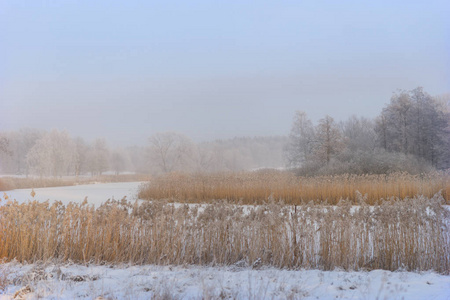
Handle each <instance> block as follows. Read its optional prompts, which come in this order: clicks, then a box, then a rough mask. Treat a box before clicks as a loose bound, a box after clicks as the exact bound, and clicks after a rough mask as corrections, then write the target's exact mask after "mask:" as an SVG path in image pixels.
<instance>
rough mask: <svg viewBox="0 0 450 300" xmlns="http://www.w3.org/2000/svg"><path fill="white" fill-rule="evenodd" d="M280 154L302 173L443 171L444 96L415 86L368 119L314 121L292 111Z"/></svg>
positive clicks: (447, 131)
mask: <svg viewBox="0 0 450 300" xmlns="http://www.w3.org/2000/svg"><path fill="white" fill-rule="evenodd" d="M285 155H286V162H287V166H288V167H290V168H293V169H296V170H297V172H298V173H300V174H304V175H307V174H336V173H388V172H395V171H407V172H410V173H421V172H426V171H429V170H431V169H448V168H450V106H449V98H448V97H447V98H443V99H437V98H433V97H431V96H430V95H429V94H427V93H426V92H424V91H423V89H422V88H420V87H419V88H416V89H414V90H410V91H400V92H397V93H395V94H394V95H393V96H392V98H391V100H390V102H389V103H388V104H387V105H386V106H385V107H384V108H383V110H382V111H381V113H380V115H379V116H378V117H376V118H375V119H374V120H371V119H367V118H363V117H357V116H352V117H350V118H349V119H348V120H346V121H343V122H335V121H334V119H333V118H332V117H330V116H325V117H324V118H323V119H321V120H319V122H318V124H316V125H314V124H313V123H312V121H311V120H310V119H309V118H308V116H307V114H306V113H305V112H302V111H297V112H296V114H295V116H294V121H293V124H292V128H291V132H290V135H289V142H288V144H287V145H286V148H285Z"/></svg>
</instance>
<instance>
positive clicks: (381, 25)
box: [0, 0, 450, 144]
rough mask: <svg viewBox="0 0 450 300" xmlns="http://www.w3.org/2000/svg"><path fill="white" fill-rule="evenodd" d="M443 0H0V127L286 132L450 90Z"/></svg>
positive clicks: (138, 139)
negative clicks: (404, 92)
mask: <svg viewBox="0 0 450 300" xmlns="http://www.w3.org/2000/svg"><path fill="white" fill-rule="evenodd" d="M449 16H450V2H449V1H252V2H250V1H37V0H34V1H17V0H11V1H4V0H0V112H1V117H0V130H10V129H17V128H20V127H24V126H29V127H36V128H43V129H51V128H60V129H63V128H65V129H67V130H68V131H69V132H70V133H71V134H72V135H74V136H75V135H81V136H84V137H86V138H88V139H92V138H93V137H98V136H104V137H106V138H107V139H109V140H111V141H112V142H113V143H119V142H123V143H125V144H145V143H146V138H147V137H148V136H150V135H151V134H153V133H155V132H158V131H167V130H172V131H179V132H182V133H185V134H187V135H189V136H191V137H192V138H194V139H195V140H198V141H200V140H209V139H213V138H226V137H233V136H253V135H277V134H287V133H288V132H289V129H290V125H291V121H292V117H293V114H294V112H295V110H304V111H306V112H307V113H308V114H309V116H310V117H311V118H312V119H313V120H318V119H319V118H321V117H323V116H324V115H326V114H329V115H331V116H333V117H335V119H337V120H342V119H345V118H347V117H348V116H350V115H352V114H357V115H362V116H367V117H374V116H376V115H378V113H379V112H380V111H381V108H382V107H383V106H384V105H385V103H387V102H388V101H389V99H390V96H391V95H392V92H394V91H395V90H397V89H413V88H415V87H417V86H423V87H424V89H425V91H427V92H429V93H430V94H432V95H439V94H443V93H448V92H449V91H450V18H449Z"/></svg>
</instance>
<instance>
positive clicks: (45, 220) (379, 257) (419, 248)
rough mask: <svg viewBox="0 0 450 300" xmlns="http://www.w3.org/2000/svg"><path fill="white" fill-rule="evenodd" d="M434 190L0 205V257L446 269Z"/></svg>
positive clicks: (446, 236)
mask: <svg viewBox="0 0 450 300" xmlns="http://www.w3.org/2000/svg"><path fill="white" fill-rule="evenodd" d="M443 201H444V200H443V198H442V197H441V196H438V195H436V196H435V197H433V198H426V197H424V196H419V197H415V198H412V199H405V200H401V199H394V198H391V199H388V200H383V201H380V203H379V204H376V205H368V204H367V203H366V201H365V199H364V198H363V197H362V196H359V197H358V202H359V205H358V206H357V207H355V206H352V202H351V201H348V200H341V201H339V202H338V203H337V205H335V206H330V205H326V204H314V203H313V202H310V203H309V204H306V205H302V206H293V205H286V204H283V203H281V202H274V201H272V202H268V203H264V204H262V205H257V206H238V205H234V204H230V203H227V202H224V201H220V202H216V203H214V204H203V205H188V204H181V205H180V204H170V203H167V202H164V201H152V202H150V201H149V202H144V203H142V204H137V203H134V204H133V203H129V202H127V201H125V200H124V199H123V200H122V201H108V202H106V203H104V204H103V205H102V206H100V207H98V208H97V209H95V208H94V207H93V206H90V205H88V204H87V203H86V202H85V203H82V204H74V203H72V204H69V205H67V206H64V205H63V204H62V203H60V202H55V203H52V204H50V203H48V202H44V203H39V202H36V201H33V202H28V203H24V204H19V203H17V202H16V201H9V202H8V203H6V204H3V205H2V206H0V258H5V259H8V260H11V259H17V260H18V261H20V262H25V261H27V262H35V261H40V260H48V259H56V260H61V261H68V260H71V261H74V262H81V263H87V262H95V263H103V262H109V263H121V262H126V263H128V262H131V263H135V264H160V265H166V264H176V265H182V264H192V265H209V266H212V265H231V264H236V263H238V262H239V264H240V265H241V264H244V265H248V266H253V267H255V268H257V267H259V266H260V265H268V266H274V267H278V268H290V269H295V268H313V269H322V270H333V269H335V268H342V269H345V270H363V269H366V270H370V269H385V270H398V269H404V270H408V271H425V270H434V271H436V272H440V273H444V274H448V273H449V270H450V231H449V217H450V216H449V211H448V210H446V209H445V208H444V207H443V206H442V203H443Z"/></svg>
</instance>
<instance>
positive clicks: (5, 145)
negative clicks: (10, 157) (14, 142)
mask: <svg viewBox="0 0 450 300" xmlns="http://www.w3.org/2000/svg"><path fill="white" fill-rule="evenodd" d="M0 152H1V153H9V140H8V138H7V137H4V136H2V137H0Z"/></svg>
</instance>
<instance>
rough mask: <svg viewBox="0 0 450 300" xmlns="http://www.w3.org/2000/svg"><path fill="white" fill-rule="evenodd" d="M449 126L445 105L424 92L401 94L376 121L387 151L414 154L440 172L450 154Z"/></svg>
mask: <svg viewBox="0 0 450 300" xmlns="http://www.w3.org/2000/svg"><path fill="white" fill-rule="evenodd" d="M448 124H449V114H448V113H447V112H446V111H445V105H443V104H442V103H440V102H439V101H436V100H435V99H433V98H432V97H431V96H430V95H428V94H427V93H425V92H424V91H423V89H422V88H416V89H414V90H411V91H401V92H400V93H398V94H395V95H393V97H392V98H391V101H390V103H389V104H388V105H387V106H386V107H385V108H384V109H383V111H382V113H381V115H380V116H379V117H378V119H377V125H376V132H377V136H378V139H377V140H378V142H379V145H380V146H381V147H383V148H384V149H385V150H387V151H390V152H401V153H403V154H405V155H409V154H411V155H414V156H416V157H418V158H420V159H424V160H426V161H428V162H430V163H431V164H432V165H433V166H435V167H437V168H441V167H443V166H444V165H445V161H446V158H447V157H448V156H449V154H450V153H449V150H448V148H449V147H448V144H447V142H446V141H447V140H448V135H449V130H448V129H447V128H448Z"/></svg>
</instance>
